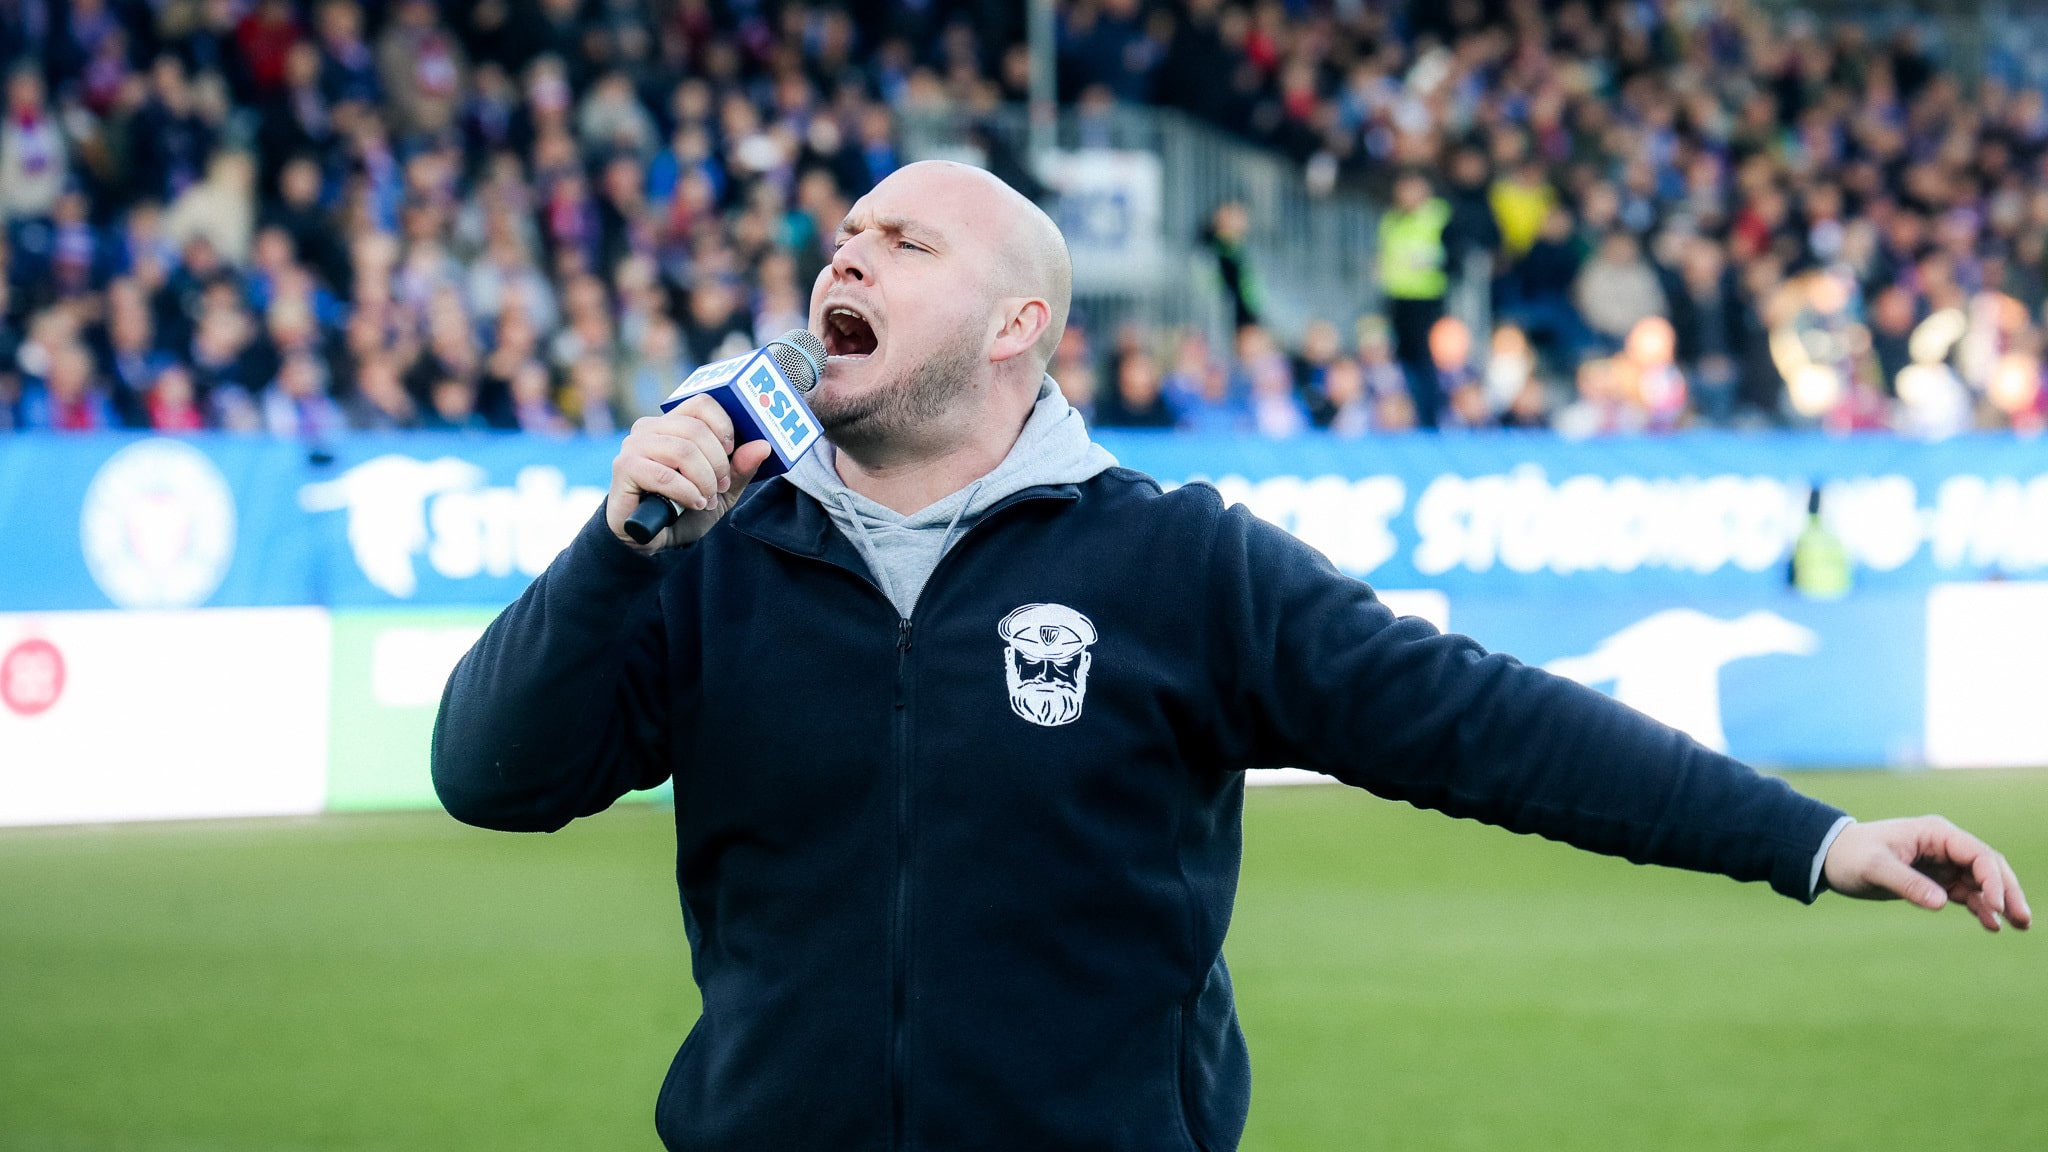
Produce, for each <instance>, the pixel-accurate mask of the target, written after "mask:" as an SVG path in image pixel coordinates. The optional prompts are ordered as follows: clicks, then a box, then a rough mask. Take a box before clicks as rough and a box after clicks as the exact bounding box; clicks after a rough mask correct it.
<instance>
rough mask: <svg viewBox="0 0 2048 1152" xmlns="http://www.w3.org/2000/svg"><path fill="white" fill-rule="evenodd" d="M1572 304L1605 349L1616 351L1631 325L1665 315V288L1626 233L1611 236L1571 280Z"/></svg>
mask: <svg viewBox="0 0 2048 1152" xmlns="http://www.w3.org/2000/svg"><path fill="white" fill-rule="evenodd" d="M1572 303H1573V305H1575V306H1576V307H1577V308H1578V311H1579V315H1580V316H1581V317H1582V318H1584V320H1585V322H1586V326H1587V327H1588V328H1591V329H1592V330H1593V335H1594V336H1595V337H1597V338H1599V339H1600V340H1601V341H1602V343H1603V344H1604V345H1605V346H1606V350H1607V351H1610V352H1612V351H1616V350H1619V349H1620V347H1621V344H1622V341H1624V340H1626V339H1627V338H1628V334H1629V331H1630V330H1631V329H1633V328H1634V327H1635V326H1636V322H1637V321H1639V320H1642V319H1644V318H1645V317H1648V316H1662V315H1664V313H1665V311H1666V306H1665V302H1664V287H1663V285H1661V284H1660V283H1658V281H1657V272H1656V270H1655V269H1653V268H1651V267H1650V264H1649V262H1648V261H1647V260H1644V259H1643V251H1642V246H1641V245H1640V244H1638V243H1637V242H1636V238H1635V236H1634V235H1633V234H1631V233H1628V232H1619V231H1617V232H1610V233H1608V234H1607V235H1606V236H1605V237H1604V238H1603V239H1602V240H1601V241H1600V246H1599V247H1598V248H1596V249H1595V250H1594V252H1593V258H1592V259H1590V260H1588V261H1586V263H1585V265H1584V266H1583V267H1581V268H1580V269H1579V275H1578V278H1577V279H1576V280H1574V281H1573V282H1572Z"/></svg>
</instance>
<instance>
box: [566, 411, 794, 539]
mask: <svg viewBox="0 0 2048 1152" xmlns="http://www.w3.org/2000/svg"><path fill="white" fill-rule="evenodd" d="M770 452H771V449H770V448H769V445H768V441H766V440H753V441H749V442H748V443H746V444H742V445H740V447H739V450H738V451H737V452H735V451H734V450H733V446H732V419H731V418H730V417H728V416H727V415H726V414H725V410H724V409H723V408H720V407H719V406H718V401H716V400H713V399H712V398H711V397H709V396H692V397H690V398H689V399H688V400H685V401H683V402H682V403H681V404H678V405H676V406H675V408H673V409H671V410H670V411H668V412H666V413H664V414H662V415H660V416H646V417H642V418H641V419H639V420H636V421H634V422H633V432H632V434H631V435H629V436H627V437H626V442H625V443H624V444H622V445H620V447H619V454H618V456H617V457H616V458H615V459H613V461H612V490H611V494H610V495H609V496H608V497H606V499H605V507H604V518H605V522H606V523H607V524H610V525H611V529H612V535H614V536H617V537H618V538H619V539H620V540H622V541H624V542H625V543H626V546H627V547H629V548H632V549H633V550H634V551H635V552H639V553H641V554H643V555H650V556H651V555H653V554H654V553H656V552H659V551H661V550H662V549H664V548H676V547H680V546H681V545H684V544H689V543H692V542H694V541H696V540H697V539H698V538H699V537H701V536H703V535H704V534H705V533H706V532H709V531H711V526H712V525H713V524H716V523H718V518H719V517H720V516H723V515H725V514H726V513H727V512H729V511H731V510H732V506H733V505H735V504H737V503H739V502H740V495H741V494H742V493H744V492H745V491H746V490H747V484H748V483H749V482H750V481H752V480H753V478H754V473H755V471H757V470H758V469H759V468H760V467H761V464H762V462H764V461H766V460H767V459H768V456H769V453H770ZM650 492H651V493H654V494H656V495H659V496H666V497H668V499H669V500H670V501H672V502H673V503H674V504H675V506H676V507H677V508H678V509H680V510H681V511H682V515H680V516H678V517H676V519H675V522H674V523H672V524H670V525H669V526H668V527H667V528H666V529H664V530H663V531H662V533H661V534H660V535H658V536H656V537H655V538H654V539H652V540H650V541H648V542H647V543H646V544H644V545H643V544H635V543H634V542H633V538H632V537H630V536H628V535H626V520H627V519H628V518H629V517H631V516H632V515H633V512H634V510H635V509H637V508H639V507H640V498H641V496H643V495H645V494H647V493H650Z"/></svg>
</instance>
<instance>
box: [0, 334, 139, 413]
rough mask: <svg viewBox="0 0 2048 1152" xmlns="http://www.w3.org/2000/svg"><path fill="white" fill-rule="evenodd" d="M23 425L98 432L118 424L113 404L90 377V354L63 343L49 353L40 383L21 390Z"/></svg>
mask: <svg viewBox="0 0 2048 1152" xmlns="http://www.w3.org/2000/svg"><path fill="white" fill-rule="evenodd" d="M21 410H22V421H21V423H22V426H23V427H24V428H48V429H52V430H54V431H58V432H99V431H103V430H105V429H108V428H114V427H118V422H117V421H116V419H115V416H114V406H113V404H111V403H110V402H109V401H108V400H107V397H106V393H105V391H104V390H102V389H101V388H100V387H99V386H98V385H97V384H96V383H95V381H94V380H93V364H92V354H91V353H89V352H87V351H86V350H85V349H84V348H82V347H80V346H78V345H77V344H68V343H67V344H63V345H60V346H59V347H57V348H56V349H54V350H53V351H51V352H50V354H49V367H48V368H47V369H46V370H45V371H44V374H43V378H42V381H41V382H40V383H32V384H30V385H29V386H28V387H27V388H26V389H24V390H23V393H22V398H21Z"/></svg>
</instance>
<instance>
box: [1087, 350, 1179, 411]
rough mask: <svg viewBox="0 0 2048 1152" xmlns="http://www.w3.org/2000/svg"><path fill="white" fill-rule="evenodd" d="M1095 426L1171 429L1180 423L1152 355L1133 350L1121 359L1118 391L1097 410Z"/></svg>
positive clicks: (1120, 357) (1118, 359)
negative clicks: (1167, 397)
mask: <svg viewBox="0 0 2048 1152" xmlns="http://www.w3.org/2000/svg"><path fill="white" fill-rule="evenodd" d="M1095 422H1096V424H1098V425H1099V426H1101V427H1104V428H1171V427H1173V426H1174V425H1175V424H1176V423H1178V422H1179V417H1178V416H1177V415H1176V414H1175V412H1174V410H1173V405H1171V404H1170V403H1168V402H1167V399H1166V394H1165V392H1164V389H1163V387H1162V383H1161V381H1160V378H1159V366H1158V365H1157V364H1156V363H1154V362H1153V360H1152V357H1151V355H1150V354H1149V353H1146V352H1144V351H1141V350H1137V349H1133V350H1130V351H1127V352H1125V353H1123V354H1122V355H1121V356H1119V357H1117V362H1116V387H1114V388H1112V389H1110V392H1109V395H1107V396H1105V397H1103V398H1102V402H1101V403H1100V404H1098V405H1097V406H1096V410H1095Z"/></svg>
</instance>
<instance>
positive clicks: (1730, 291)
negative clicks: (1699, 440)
mask: <svg viewBox="0 0 2048 1152" xmlns="http://www.w3.org/2000/svg"><path fill="white" fill-rule="evenodd" d="M1671 326H1672V330H1673V333H1674V338H1675V340H1676V356H1677V363H1678V365H1679V367H1680V370H1681V371H1682V372H1683V374H1684V375H1685V377H1686V378H1687V379H1688V380H1690V381H1691V383H1692V388H1691V396H1692V399H1693V403H1694V406H1695V407H1696V408H1697V410H1698V411H1699V413H1700V415H1701V416H1702V417H1704V418H1705V419H1706V420H1707V421H1708V422H1709V423H1713V424H1726V423H1728V422H1729V420H1730V419H1731V418H1732V417H1733V416H1734V414H1735V402H1736V398H1737V373H1738V371H1739V367H1738V366H1739V364H1740V362H1741V361H1740V359H1739V357H1740V355H1741V348H1742V342H1743V332H1742V302H1741V299H1740V297H1739V296H1738V294H1737V291H1736V287H1735V278H1734V276H1733V275H1731V274H1730V273H1729V271H1728V267H1727V261H1726V259H1725V258H1724V257H1723V255H1722V251H1721V246H1720V245H1719V244H1716V243H1715V242H1714V241H1712V240H1709V239H1706V238H1705V237H1695V238H1693V239H1692V240H1691V241H1690V242H1688V243H1687V244H1686V246H1685V255H1684V256H1683V257H1682V258H1681V260H1680V262H1679V266H1678V286H1677V290H1676V291H1674V292H1672V293H1671Z"/></svg>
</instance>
